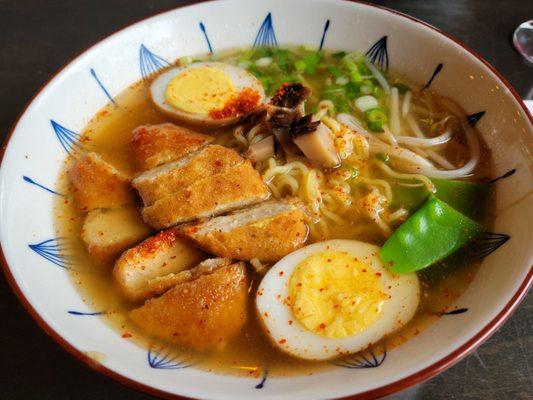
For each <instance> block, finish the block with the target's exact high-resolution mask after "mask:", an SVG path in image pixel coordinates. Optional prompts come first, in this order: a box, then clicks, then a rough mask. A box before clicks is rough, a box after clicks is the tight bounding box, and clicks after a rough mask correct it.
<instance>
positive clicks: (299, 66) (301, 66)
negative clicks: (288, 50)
mask: <svg viewBox="0 0 533 400" xmlns="http://www.w3.org/2000/svg"><path fill="white" fill-rule="evenodd" d="M305 67H306V63H305V61H303V60H298V61H295V62H294V68H295V69H296V72H298V73H300V74H301V73H303V72H304V71H305Z"/></svg>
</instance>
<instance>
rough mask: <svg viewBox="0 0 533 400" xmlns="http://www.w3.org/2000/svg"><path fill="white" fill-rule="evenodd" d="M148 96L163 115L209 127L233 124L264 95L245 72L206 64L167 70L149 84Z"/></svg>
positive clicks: (254, 80) (259, 86)
mask: <svg viewBox="0 0 533 400" xmlns="http://www.w3.org/2000/svg"><path fill="white" fill-rule="evenodd" d="M150 94H151V97H152V101H153V102H154V104H155V105H156V106H157V107H158V108H159V109H160V110H161V111H163V112H164V113H166V114H167V115H169V116H171V117H174V118H176V119H179V120H182V121H184V122H187V123H192V124H202V125H211V126H213V125H218V126H224V125H229V124H232V123H234V122H236V121H237V120H238V118H239V117H240V116H242V115H244V114H247V113H248V112H250V111H252V110H253V109H255V108H256V107H257V106H259V105H260V104H261V103H262V102H263V99H264V96H265V94H264V90H263V87H262V86H261V83H260V82H259V81H258V80H257V78H256V77H255V76H253V75H252V74H250V73H249V72H248V71H246V70H244V69H242V68H239V67H235V66H233V65H229V64H225V63H221V62H210V61H205V62H197V63H192V64H189V65H186V66H183V67H179V68H172V69H169V70H168V71H166V72H164V73H162V74H161V75H159V76H158V77H157V78H156V79H155V80H154V81H153V82H152V85H151V87H150Z"/></svg>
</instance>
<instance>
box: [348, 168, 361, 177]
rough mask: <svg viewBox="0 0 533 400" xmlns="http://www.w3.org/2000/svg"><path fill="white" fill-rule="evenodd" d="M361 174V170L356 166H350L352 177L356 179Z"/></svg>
mask: <svg viewBox="0 0 533 400" xmlns="http://www.w3.org/2000/svg"><path fill="white" fill-rule="evenodd" d="M358 176H359V170H358V169H357V168H355V167H351V168H350V179H355V178H357V177H358Z"/></svg>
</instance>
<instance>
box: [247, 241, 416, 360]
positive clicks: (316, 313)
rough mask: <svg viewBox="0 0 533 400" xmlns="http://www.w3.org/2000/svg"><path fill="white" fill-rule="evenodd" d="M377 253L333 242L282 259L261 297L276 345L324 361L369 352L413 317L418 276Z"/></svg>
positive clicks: (267, 277)
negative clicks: (396, 270)
mask: <svg viewBox="0 0 533 400" xmlns="http://www.w3.org/2000/svg"><path fill="white" fill-rule="evenodd" d="M378 250H379V247H377V246H374V245H371V244H368V243H363V242H359V241H355V240H330V241H326V242H321V243H315V244H312V245H310V246H307V247H304V248H302V249H300V250H297V251H295V252H293V253H291V254H289V255H287V256H286V257H284V258H282V259H281V260H280V261H278V262H277V263H276V264H275V265H274V266H273V267H272V268H271V269H270V270H269V271H268V273H267V274H266V275H265V277H264V278H263V280H262V282H261V284H260V285H259V287H258V290H257V295H256V307H257V311H258V313H259V317H260V320H261V321H262V323H263V326H264V328H265V330H266V332H267V334H268V335H269V336H270V338H271V339H272V342H273V343H274V344H275V345H276V346H277V347H279V348H280V349H281V350H282V351H284V352H286V353H289V354H291V355H293V356H296V357H299V358H304V359H309V360H324V359H329V358H333V357H337V356H339V355H343V354H349V353H356V352H358V351H361V350H364V349H366V348H367V347H368V346H370V345H372V344H374V343H376V342H377V341H379V340H380V339H382V338H383V337H384V336H385V335H388V334H390V333H392V332H394V331H396V330H397V329H399V328H401V327H402V326H404V325H405V324H406V323H407V322H409V320H410V319H411V318H412V317H413V315H414V314H415V312H416V309H417V308H418V303H419V299H420V285H419V281H418V277H417V275H416V274H415V273H410V274H402V275H394V274H392V273H391V272H389V271H388V270H387V269H386V268H385V266H384V264H383V262H382V261H381V260H380V258H379V255H378Z"/></svg>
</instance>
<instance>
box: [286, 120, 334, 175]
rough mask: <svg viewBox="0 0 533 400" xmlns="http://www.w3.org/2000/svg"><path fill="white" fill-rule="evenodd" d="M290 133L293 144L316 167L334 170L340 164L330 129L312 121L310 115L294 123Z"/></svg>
mask: <svg viewBox="0 0 533 400" xmlns="http://www.w3.org/2000/svg"><path fill="white" fill-rule="evenodd" d="M291 133H292V135H293V136H292V140H293V142H294V143H295V144H296V145H297V146H298V147H299V148H300V150H302V152H303V153H304V154H305V156H306V157H307V158H308V159H309V161H311V163H313V165H315V166H316V167H320V168H334V167H336V166H338V165H339V164H340V159H339V155H338V154H337V151H336V150H335V144H334V143H333V135H332V133H331V131H330V129H329V128H328V127H327V126H326V125H325V124H324V123H322V122H320V121H312V115H311V114H309V115H306V116H305V117H302V118H300V119H299V120H297V121H295V122H294V123H293V126H292V130H291Z"/></svg>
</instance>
